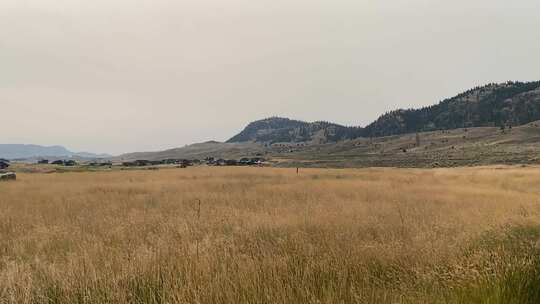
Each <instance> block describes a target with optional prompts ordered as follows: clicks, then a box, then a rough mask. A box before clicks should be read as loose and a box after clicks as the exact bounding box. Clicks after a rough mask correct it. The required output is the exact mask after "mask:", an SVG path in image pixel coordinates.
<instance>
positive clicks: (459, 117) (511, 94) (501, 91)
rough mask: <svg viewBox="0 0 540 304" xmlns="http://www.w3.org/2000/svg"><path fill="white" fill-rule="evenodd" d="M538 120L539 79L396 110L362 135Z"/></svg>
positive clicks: (517, 123)
mask: <svg viewBox="0 0 540 304" xmlns="http://www.w3.org/2000/svg"><path fill="white" fill-rule="evenodd" d="M536 120H540V81H536V82H527V83H523V82H507V83H503V84H489V85H486V86H483V87H477V88H474V89H471V90H469V91H466V92H464V93H462V94H459V95H457V96H455V97H453V98H449V99H446V100H444V101H441V102H440V103H438V104H436V105H433V106H429V107H424V108H421V109H407V110H403V109H400V110H395V111H392V112H389V113H386V114H384V115H382V116H381V117H379V118H378V119H377V120H376V121H375V122H373V123H371V124H370V125H368V126H367V127H366V128H365V129H364V132H363V135H364V136H373V137H377V136H387V135H396V134H405V133H411V132H419V131H433V130H449V129H456V128H463V127H492V126H501V125H514V126H516V125H523V124H527V123H530V122H533V121H536Z"/></svg>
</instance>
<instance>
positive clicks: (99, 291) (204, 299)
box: [0, 167, 540, 303]
mask: <svg viewBox="0 0 540 304" xmlns="http://www.w3.org/2000/svg"><path fill="white" fill-rule="evenodd" d="M539 194H540V169H536V168H504V169H500V170H497V169H495V168H476V169H437V170H420V169H364V170H319V169H310V170H307V169H301V170H300V175H296V170H291V169H269V168H206V167H200V168H189V169H182V170H180V169H177V170H161V171H125V172H120V171H117V172H93V173H65V174H21V175H20V176H19V180H18V181H17V182H10V183H1V184H0V303H540V258H539V257H540V196H539ZM199 200H200V202H201V209H200V219H199V217H198V212H199V210H198V204H199V203H198V202H199Z"/></svg>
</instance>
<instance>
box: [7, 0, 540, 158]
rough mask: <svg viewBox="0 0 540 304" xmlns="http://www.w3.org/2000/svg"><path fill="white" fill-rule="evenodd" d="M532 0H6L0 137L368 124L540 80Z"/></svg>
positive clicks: (193, 133)
mask: <svg viewBox="0 0 540 304" xmlns="http://www.w3.org/2000/svg"><path fill="white" fill-rule="evenodd" d="M539 14H540V1H538V0H514V1H508V0H453V1H448V0H351V1H348V0H324V1H322V0H176V1H174V0H92V1H88V0H0V106H1V108H0V111H1V112H0V113H1V115H2V116H1V118H0V121H2V128H1V129H0V143H33V144H44V145H53V144H61V145H65V146H67V147H68V148H70V149H72V150H75V151H83V150H84V151H87V150H89V151H93V152H108V153H115V154H117V153H122V152H130V151H148V150H159V149H164V148H171V147H178V146H183V145H185V144H189V143H193V142H200V141H204V140H210V139H216V140H226V139H227V138H228V137H230V136H232V135H234V133H236V132H238V131H240V130H241V129H242V128H243V127H244V126H245V125H246V124H247V123H248V122H250V121H253V120H256V119H260V118H265V117H269V116H274V115H279V116H286V117H291V118H296V119H303V120H308V121H313V120H328V121H334V122H337V123H342V124H347V125H365V124H367V123H369V122H371V121H372V120H374V119H375V118H376V117H377V116H378V115H380V114H382V113H383V112H385V111H387V110H391V109H394V108H398V107H417V106H422V105H429V104H433V103H436V102H438V101H439V100H441V99H443V98H445V97H451V96H453V95H455V94H457V93H460V92H461V91H463V90H466V89H469V88H471V87H473V86H476V85H481V84H485V83H488V82H502V81H506V80H522V81H528V80H540V57H539V56H538V54H540V39H539V38H540V18H539Z"/></svg>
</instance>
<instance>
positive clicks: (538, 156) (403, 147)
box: [273, 122, 540, 167]
mask: <svg viewBox="0 0 540 304" xmlns="http://www.w3.org/2000/svg"><path fill="white" fill-rule="evenodd" d="M276 152H277V153H276ZM273 155H274V156H275V157H274V159H275V160H277V161H279V163H278V164H279V165H280V166H304V167H305V166H314V167H368V166H376V167H377V166H384V167H387V166H391V167H453V166H470V165H490V164H540V122H532V123H529V124H526V125H523V126H518V127H513V128H511V129H505V130H501V129H500V128H497V127H479V128H461V129H454V130H445V131H431V132H421V133H410V134H403V135H393V136H386V137H374V138H371V139H369V138H359V139H355V140H351V141H345V142H340V143H338V144H333V145H331V144H327V145H314V146H309V147H289V148H287V149H281V150H279V151H275V152H274V153H273Z"/></svg>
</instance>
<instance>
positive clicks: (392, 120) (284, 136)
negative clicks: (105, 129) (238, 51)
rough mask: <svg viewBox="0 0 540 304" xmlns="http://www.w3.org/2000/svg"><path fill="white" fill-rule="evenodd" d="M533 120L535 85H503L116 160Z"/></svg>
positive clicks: (253, 126) (1, 148)
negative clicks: (342, 120) (351, 122)
mask: <svg viewBox="0 0 540 304" xmlns="http://www.w3.org/2000/svg"><path fill="white" fill-rule="evenodd" d="M537 120H540V81H535V82H506V83H501V84H488V85H486V86H482V87H476V88H473V89H470V90H468V91H466V92H464V93H461V94H459V95H457V96H455V97H452V98H449V99H446V100H443V101H441V102H439V103H438V104H435V105H432V106H428V107H423V108H420V109H398V110H394V111H390V112H388V113H385V114H383V115H381V116H380V117H379V118H377V119H376V120H375V121H374V122H373V123H371V124H369V125H367V126H365V127H359V126H343V125H339V124H335V123H331V122H325V121H318V122H304V121H299V120H292V119H288V118H282V117H271V118H267V119H262V120H258V121H254V122H252V123H250V124H249V125H248V126H247V127H246V128H245V129H243V130H242V131H241V132H240V133H238V134H237V135H235V136H233V137H231V138H230V139H229V140H228V141H227V142H226V143H219V142H213V141H211V142H206V143H200V144H194V145H189V146H186V147H182V148H174V149H170V150H165V151H160V152H139V153H129V154H124V155H121V156H119V157H118V158H119V159H134V158H148V159H157V158H174V157H199V156H201V155H228V156H230V155H232V156H241V155H242V154H260V153H263V152H264V151H265V150H264V147H265V146H270V145H273V144H279V143H282V144H283V143H295V144H301V145H317V144H326V143H339V142H342V141H345V140H353V139H357V138H374V137H381V136H389V135H401V134H407V133H415V132H431V131H436V130H451V129H456V128H472V127H500V126H518V125H524V124H527V123H530V122H533V121H537ZM253 144H256V145H253ZM0 157H3V158H9V159H16V158H36V157H81V158H100V157H101V158H107V157H111V156H110V155H104V154H103V155H98V154H92V153H74V152H71V151H69V150H67V149H66V148H64V147H61V146H52V147H43V146H37V145H0Z"/></svg>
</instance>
